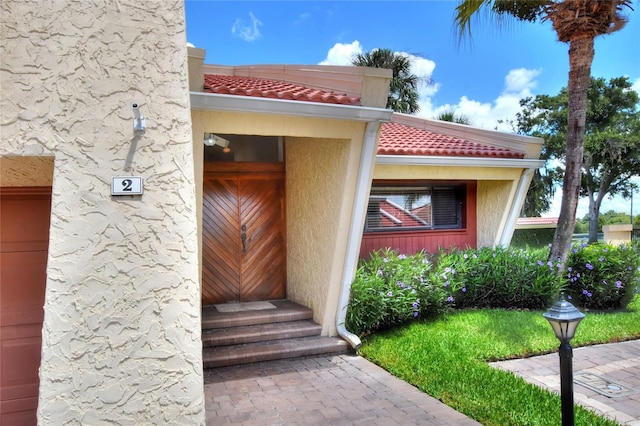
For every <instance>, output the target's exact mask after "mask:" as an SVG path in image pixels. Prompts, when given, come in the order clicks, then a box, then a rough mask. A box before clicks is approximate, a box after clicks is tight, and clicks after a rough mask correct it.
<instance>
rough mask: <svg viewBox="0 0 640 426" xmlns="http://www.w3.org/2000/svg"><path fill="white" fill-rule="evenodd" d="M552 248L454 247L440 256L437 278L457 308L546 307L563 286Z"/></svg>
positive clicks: (450, 302) (438, 257)
mask: <svg viewBox="0 0 640 426" xmlns="http://www.w3.org/2000/svg"><path fill="white" fill-rule="evenodd" d="M547 257H548V248H544V249H528V250H523V249H517V248H503V247H498V248H495V249H493V248H488V247H485V248H480V249H466V250H450V251H448V252H442V253H440V254H439V255H438V256H437V262H436V264H437V265H436V269H435V271H434V274H432V276H433V278H432V280H433V281H440V282H441V283H442V287H443V288H444V289H445V290H446V291H447V293H448V294H449V295H450V296H451V297H450V298H449V299H448V300H447V301H448V302H449V304H450V305H451V306H454V307H456V308H467V307H489V308H529V309H544V308H546V307H547V306H548V303H549V301H550V300H551V298H553V297H554V295H555V294H557V292H559V291H560V290H561V288H562V283H563V280H562V277H560V276H559V275H558V273H557V271H558V267H559V266H560V265H559V264H558V262H549V261H547Z"/></svg>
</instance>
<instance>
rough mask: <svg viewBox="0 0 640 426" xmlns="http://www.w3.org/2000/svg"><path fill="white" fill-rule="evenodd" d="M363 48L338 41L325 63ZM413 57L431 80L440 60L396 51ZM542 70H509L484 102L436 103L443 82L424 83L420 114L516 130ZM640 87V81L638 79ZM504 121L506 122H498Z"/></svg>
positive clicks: (342, 60)
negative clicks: (524, 100)
mask: <svg viewBox="0 0 640 426" xmlns="http://www.w3.org/2000/svg"><path fill="white" fill-rule="evenodd" d="M362 52H363V47H362V45H361V44H360V42H359V41H358V40H355V41H354V42H352V43H350V44H346V43H336V44H335V45H334V46H333V47H332V48H331V49H329V52H328V53H327V57H326V59H325V60H323V61H322V62H320V64H321V65H350V64H351V61H352V59H353V57H354V56H355V55H356V54H359V53H362ZM396 53H398V54H401V55H403V56H405V57H407V58H409V59H410V60H411V72H412V73H413V74H415V75H416V76H418V77H419V78H421V79H422V81H423V82H424V81H428V80H430V79H431V77H432V75H433V72H434V71H435V68H436V63H435V62H434V61H432V60H430V59H427V58H422V57H419V56H416V55H412V54H410V53H406V52H396ZM541 72H542V71H541V70H538V69H526V68H517V69H513V70H511V71H509V73H508V74H507V75H506V76H505V79H504V89H503V91H502V93H500V95H498V97H497V98H496V99H495V100H493V101H491V102H480V101H477V100H473V99H470V98H469V97H467V96H462V97H461V98H460V100H459V101H458V103H456V104H445V105H436V104H434V102H433V97H434V96H435V95H436V94H437V93H438V91H439V90H440V88H441V85H440V84H438V83H433V84H431V85H428V84H420V86H419V87H418V96H419V98H418V105H419V107H420V110H419V111H418V113H417V114H416V115H417V116H420V117H425V118H434V117H436V116H438V115H439V114H440V113H442V112H444V111H455V112H456V113H457V114H460V115H463V116H466V117H468V118H469V119H470V120H471V124H472V125H473V126H476V127H481V128H485V129H497V130H501V131H506V132H513V129H512V128H511V127H510V126H509V124H508V123H506V122H505V121H506V120H515V117H516V113H517V112H518V111H520V99H522V98H525V97H527V96H534V94H533V92H532V90H534V89H535V88H536V86H537V80H536V79H537V78H538V76H540V74H541ZM636 84H637V85H638V86H640V80H638V82H636ZM498 120H503V123H498Z"/></svg>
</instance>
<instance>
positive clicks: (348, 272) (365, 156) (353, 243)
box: [336, 121, 380, 349]
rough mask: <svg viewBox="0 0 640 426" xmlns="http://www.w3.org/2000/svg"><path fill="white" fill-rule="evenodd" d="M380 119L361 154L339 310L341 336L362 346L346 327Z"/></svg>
mask: <svg viewBox="0 0 640 426" xmlns="http://www.w3.org/2000/svg"><path fill="white" fill-rule="evenodd" d="M379 130H380V122H379V121H370V122H368V123H367V128H366V130H365V135H364V144H363V147H362V155H361V156H360V171H359V173H358V179H357V181H356V193H355V197H354V200H353V210H352V213H351V227H350V228H349V236H348V237H347V253H346V256H345V264H344V268H343V270H342V271H343V272H342V285H341V286H340V295H339V299H338V312H337V314H336V328H337V331H338V334H339V335H340V337H342V338H343V339H344V340H346V341H347V342H348V343H349V344H350V345H351V347H352V348H353V349H358V348H359V347H360V346H361V345H362V342H361V341H360V338H359V337H358V336H356V335H355V334H353V333H351V332H350V331H349V330H347V328H346V327H345V320H346V317H347V305H348V304H349V296H350V294H351V282H352V281H353V279H354V277H355V273H356V268H357V267H358V253H359V251H360V242H361V239H362V229H363V228H364V219H365V216H366V212H367V203H368V201H369V187H370V185H371V178H372V176H373V168H374V167H375V163H376V153H377V151H378V131H379Z"/></svg>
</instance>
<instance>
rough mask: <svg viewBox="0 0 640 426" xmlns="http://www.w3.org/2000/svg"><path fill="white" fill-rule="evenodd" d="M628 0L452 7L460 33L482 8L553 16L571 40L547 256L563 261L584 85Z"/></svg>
mask: <svg viewBox="0 0 640 426" xmlns="http://www.w3.org/2000/svg"><path fill="white" fill-rule="evenodd" d="M630 7H631V0H564V1H552V0H527V1H522V0H520V1H517V0H463V1H461V2H460V3H459V4H458V6H457V7H456V16H455V22H456V24H457V26H458V29H459V31H460V36H461V37H462V36H464V35H466V34H469V35H470V32H471V30H470V24H471V19H472V18H473V17H474V16H477V15H478V14H477V12H478V11H479V10H481V9H484V10H487V9H488V10H489V12H491V13H492V14H493V16H494V17H496V18H501V17H504V16H505V15H507V16H511V17H514V18H516V19H518V20H521V21H529V22H534V21H536V20H540V21H547V20H548V21H551V24H552V26H553V29H554V31H555V32H556V34H557V36H558V40H560V41H561V42H563V43H568V44H569V82H568V85H567V87H568V95H569V103H568V108H567V123H568V126H567V138H566V145H565V147H566V148H565V156H564V158H565V172H564V178H563V183H562V205H561V207H560V217H559V218H558V227H557V228H556V233H555V236H554V238H553V243H552V245H551V251H550V254H549V259H552V260H556V259H559V260H561V261H562V263H564V262H565V261H566V259H567V256H568V254H569V246H570V244H571V236H572V234H573V229H574V227H575V220H576V209H577V207H578V198H579V194H580V181H581V167H582V157H583V155H582V153H583V149H584V133H585V122H586V104H587V89H588V86H589V79H590V77H591V64H592V63H593V57H594V54H595V49H594V41H595V38H596V37H597V36H600V35H603V34H610V33H612V32H615V31H618V30H620V29H621V28H622V27H624V25H625V24H626V22H627V18H626V16H624V15H623V14H622V12H623V10H625V9H626V8H630Z"/></svg>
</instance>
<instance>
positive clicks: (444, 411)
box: [204, 355, 479, 426]
mask: <svg viewBox="0 0 640 426" xmlns="http://www.w3.org/2000/svg"><path fill="white" fill-rule="evenodd" d="M204 392H205V407H206V417H207V425H247V426H248V425H259V426H266V425H305V426H307V425H358V424H361V425H439V426H446V425H448V426H453V425H456V426H458V425H461V426H464V425H479V423H477V422H475V421H473V420H471V419H469V418H468V417H466V416H464V415H463V414H460V413H459V412H457V411H455V410H453V409H452V408H450V407H448V406H447V405H445V404H443V403H441V402H440V401H438V400H436V399H434V398H432V397H430V396H429V395H427V394H425V393H423V392H421V391H419V390H418V389H417V388H415V387H413V386H411V385H409V384H407V383H405V382H403V381H402V380H399V379H397V378H395V377H393V376H392V375H391V374H389V373H387V372H386V371H385V370H383V369H382V368H380V367H378V366H376V365H375V364H372V363H371V362H369V361H367V360H365V359H364V358H362V357H359V356H356V355H340V356H332V357H314V358H304V359H294V360H282V361H271V362H265V363H257V364H249V365H246V366H235V367H223V368H217V369H215V370H208V371H206V372H205V387H204Z"/></svg>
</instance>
